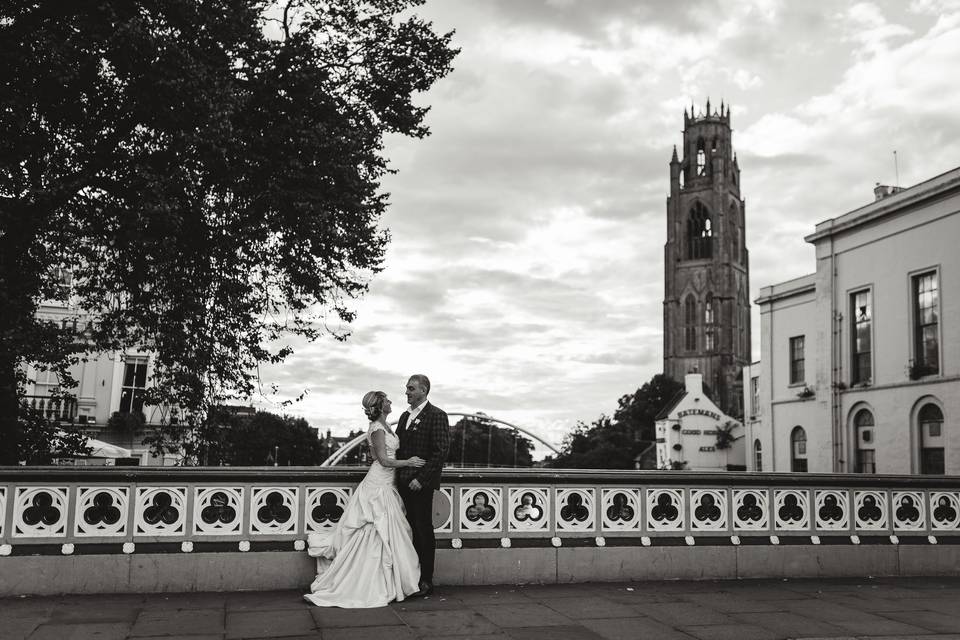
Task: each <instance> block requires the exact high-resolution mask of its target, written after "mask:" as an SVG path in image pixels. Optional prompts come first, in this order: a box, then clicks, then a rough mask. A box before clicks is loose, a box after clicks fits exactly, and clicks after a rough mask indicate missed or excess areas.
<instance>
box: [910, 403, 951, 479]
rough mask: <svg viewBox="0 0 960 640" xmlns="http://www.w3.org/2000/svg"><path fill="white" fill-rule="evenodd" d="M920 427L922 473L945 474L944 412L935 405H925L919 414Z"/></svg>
mask: <svg viewBox="0 0 960 640" xmlns="http://www.w3.org/2000/svg"><path fill="white" fill-rule="evenodd" d="M917 422H919V427H920V473H923V474H937V475H942V474H943V473H944V468H945V465H944V457H943V440H944V438H943V412H942V411H941V410H940V407H938V406H937V405H935V404H932V403H931V404H925V405H923V407H921V409H920V413H918V414H917Z"/></svg>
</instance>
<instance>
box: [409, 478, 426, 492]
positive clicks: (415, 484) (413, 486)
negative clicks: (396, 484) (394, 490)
mask: <svg viewBox="0 0 960 640" xmlns="http://www.w3.org/2000/svg"><path fill="white" fill-rule="evenodd" d="M408 486H409V487H410V491H420V489H422V488H423V485H422V484H420V481H419V480H417V479H416V478H414V479H413V480H411V481H410V484H409V485H408Z"/></svg>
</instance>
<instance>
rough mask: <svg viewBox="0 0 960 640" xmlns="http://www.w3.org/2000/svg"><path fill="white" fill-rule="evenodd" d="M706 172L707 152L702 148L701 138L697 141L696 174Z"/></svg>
mask: <svg viewBox="0 0 960 640" xmlns="http://www.w3.org/2000/svg"><path fill="white" fill-rule="evenodd" d="M706 172H707V154H706V152H704V150H703V138H701V139H700V140H698V141H697V175H698V176H702V175H704V174H705V173H706Z"/></svg>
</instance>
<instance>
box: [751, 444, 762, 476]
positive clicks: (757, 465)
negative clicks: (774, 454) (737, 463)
mask: <svg viewBox="0 0 960 640" xmlns="http://www.w3.org/2000/svg"><path fill="white" fill-rule="evenodd" d="M753 470H754V471H763V447H762V446H761V444H760V440H754V441H753Z"/></svg>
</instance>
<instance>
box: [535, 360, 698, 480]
mask: <svg viewBox="0 0 960 640" xmlns="http://www.w3.org/2000/svg"><path fill="white" fill-rule="evenodd" d="M681 391H683V384H682V383H680V382H677V381H676V380H674V379H673V378H670V377H669V376H666V375H664V374H657V375H655V376H653V378H651V379H650V380H649V381H648V382H646V383H644V384H643V386H641V387H640V388H639V389H637V390H636V391H635V392H633V393H632V394H627V395H624V396H621V397H620V400H619V401H618V406H617V410H616V411H615V412H614V414H613V417H612V418H610V417H608V416H605V415H604V416H600V418H598V419H597V420H596V421H594V422H593V423H591V424H589V425H588V424H585V423H583V422H579V423H577V426H576V428H575V429H574V430H573V432H572V433H570V434H569V435H567V437H566V438H564V441H563V447H562V448H561V451H560V455H558V456H556V457H555V458H553V459H551V460H550V461H549V466H551V467H557V468H568V469H633V468H634V459H635V458H636V457H637V455H639V454H640V453H643V452H644V451H645V450H646V449H647V448H648V447H650V446H651V445H652V444H653V443H654V442H655V438H656V422H655V418H656V416H657V414H658V413H659V412H660V411H661V410H662V409H663V408H664V407H665V406H666V405H667V404H668V403H669V402H670V401H671V400H672V399H673V398H674V397H675V396H676V395H677V394H678V393H679V392H681Z"/></svg>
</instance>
